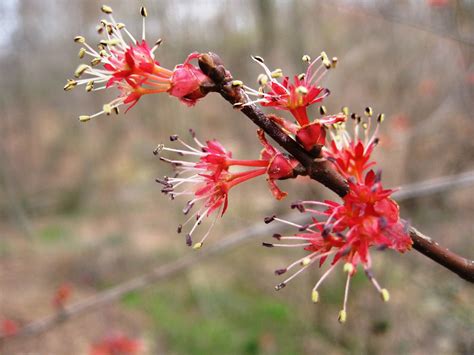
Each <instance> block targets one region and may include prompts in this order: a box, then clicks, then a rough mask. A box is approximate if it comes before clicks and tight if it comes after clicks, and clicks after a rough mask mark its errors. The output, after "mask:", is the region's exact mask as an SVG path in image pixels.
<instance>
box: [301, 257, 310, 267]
mask: <svg viewBox="0 0 474 355" xmlns="http://www.w3.org/2000/svg"><path fill="white" fill-rule="evenodd" d="M310 263H311V258H304V259H303V260H301V266H308V265H309V264H310Z"/></svg>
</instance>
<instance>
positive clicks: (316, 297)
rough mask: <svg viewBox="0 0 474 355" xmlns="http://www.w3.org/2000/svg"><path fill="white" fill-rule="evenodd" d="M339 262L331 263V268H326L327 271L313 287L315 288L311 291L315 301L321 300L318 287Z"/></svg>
mask: <svg viewBox="0 0 474 355" xmlns="http://www.w3.org/2000/svg"><path fill="white" fill-rule="evenodd" d="M336 265H337V264H333V265H331V267H330V268H329V269H327V270H326V272H325V273H324V274H323V276H321V278H320V279H319V281H318V282H317V283H316V285H315V286H314V287H313V290H312V292H311V299H312V300H313V302H314V303H316V302H318V300H319V293H318V288H319V286H321V284H322V283H323V281H324V280H325V279H326V278H327V277H328V276H329V274H330V273H331V272H332V271H333V270H334V268H335V267H336Z"/></svg>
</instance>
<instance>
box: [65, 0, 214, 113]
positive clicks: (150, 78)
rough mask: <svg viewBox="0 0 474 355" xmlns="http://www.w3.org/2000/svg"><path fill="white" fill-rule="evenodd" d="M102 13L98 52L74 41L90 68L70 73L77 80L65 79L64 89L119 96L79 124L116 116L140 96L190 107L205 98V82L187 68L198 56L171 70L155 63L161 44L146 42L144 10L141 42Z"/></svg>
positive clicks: (194, 69)
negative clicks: (174, 100) (88, 59)
mask: <svg viewBox="0 0 474 355" xmlns="http://www.w3.org/2000/svg"><path fill="white" fill-rule="evenodd" d="M104 9H105V10H104ZM102 11H103V12H105V13H106V14H108V15H109V21H106V20H101V23H100V25H99V32H100V33H103V34H104V36H105V38H104V39H103V40H101V41H100V44H99V49H98V50H96V49H94V48H93V46H90V45H89V44H88V43H87V42H86V40H85V38H84V37H82V36H77V37H76V38H75V41H76V42H78V43H80V44H82V45H83V47H82V48H81V49H80V51H79V56H80V57H81V58H82V57H84V56H86V55H87V56H91V57H92V60H91V62H90V65H86V64H81V65H79V67H78V68H77V70H76V72H75V73H74V75H75V77H76V78H77V80H72V79H69V80H68V81H67V83H66V86H65V87H64V89H65V90H67V91H68V90H71V89H73V88H74V87H76V86H77V85H85V87H86V91H88V92H89V91H98V90H104V89H106V90H108V89H111V88H113V87H115V88H116V89H118V90H119V92H120V94H119V96H118V97H117V98H115V99H114V100H112V101H110V102H108V103H107V104H105V105H104V106H103V109H102V111H100V112H98V113H96V114H94V115H90V116H89V115H83V116H80V120H81V121H88V120H90V119H91V118H93V117H96V116H99V115H101V114H104V113H105V114H111V113H112V112H115V113H118V108H119V107H120V106H122V105H128V108H127V111H128V110H129V109H131V108H132V107H133V106H134V105H135V104H136V103H137V102H138V101H139V100H140V98H141V97H142V96H143V95H148V94H158V93H168V94H170V95H171V96H175V97H177V98H178V99H179V100H180V101H182V102H183V103H185V104H187V105H194V104H195V103H196V102H197V100H199V99H200V98H202V97H204V96H205V94H204V93H202V92H201V90H200V87H201V85H202V84H203V83H204V82H206V81H208V80H209V79H208V78H207V76H206V75H204V74H203V73H202V71H201V70H200V69H199V68H198V67H196V66H194V65H192V64H191V61H192V60H194V59H197V58H198V56H199V54H198V53H191V54H190V55H189V56H188V58H187V59H186V60H185V61H184V63H183V64H179V65H177V66H176V67H175V68H174V69H173V70H170V69H166V68H164V67H162V66H161V65H160V63H159V62H158V61H157V60H156V59H155V51H156V50H157V48H158V47H159V46H160V44H161V42H162V41H161V39H159V40H158V41H156V42H155V44H154V45H153V46H152V47H151V46H149V44H148V43H147V42H146V40H145V17H146V15H147V12H146V10H145V8H143V7H142V9H141V14H142V16H143V34H142V39H141V41H139V40H136V39H135V37H133V36H132V34H131V33H130V32H129V31H128V30H127V29H126V27H125V25H123V24H122V23H117V22H116V21H115V19H114V17H113V16H112V9H111V8H110V7H107V6H103V7H102ZM83 76H87V77H83Z"/></svg>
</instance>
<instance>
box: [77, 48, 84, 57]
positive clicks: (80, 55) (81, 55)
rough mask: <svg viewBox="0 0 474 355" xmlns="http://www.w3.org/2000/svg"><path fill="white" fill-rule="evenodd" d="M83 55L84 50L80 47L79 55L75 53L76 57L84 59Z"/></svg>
mask: <svg viewBox="0 0 474 355" xmlns="http://www.w3.org/2000/svg"><path fill="white" fill-rule="evenodd" d="M85 54H86V49H85V48H84V47H82V48H81V49H79V53H77V56H78V57H79V58H81V59H82V58H84V55H85Z"/></svg>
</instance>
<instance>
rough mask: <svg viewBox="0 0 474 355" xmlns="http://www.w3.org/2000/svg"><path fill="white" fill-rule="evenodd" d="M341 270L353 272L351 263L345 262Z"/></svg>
mask: <svg viewBox="0 0 474 355" xmlns="http://www.w3.org/2000/svg"><path fill="white" fill-rule="evenodd" d="M343 270H344V272H347V273H349V274H352V273H353V272H354V265H352V264H351V263H345V264H344V268H343Z"/></svg>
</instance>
